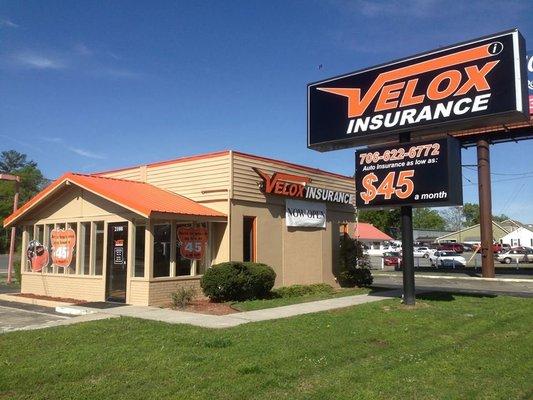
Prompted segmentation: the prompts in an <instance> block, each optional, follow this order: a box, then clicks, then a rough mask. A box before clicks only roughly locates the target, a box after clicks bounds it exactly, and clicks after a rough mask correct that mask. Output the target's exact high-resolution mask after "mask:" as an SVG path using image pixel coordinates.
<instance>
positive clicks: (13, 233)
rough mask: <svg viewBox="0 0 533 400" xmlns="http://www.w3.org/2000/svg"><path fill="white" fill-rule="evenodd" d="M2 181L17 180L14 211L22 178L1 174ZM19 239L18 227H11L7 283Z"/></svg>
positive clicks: (10, 278)
mask: <svg viewBox="0 0 533 400" xmlns="http://www.w3.org/2000/svg"><path fill="white" fill-rule="evenodd" d="M0 181H13V182H15V196H14V198H13V212H15V211H17V208H18V202H19V189H20V178H19V177H18V176H15V175H9V174H0ZM16 239H17V228H15V227H14V226H13V227H11V241H10V242H9V259H8V261H7V283H11V280H12V276H13V259H14V256H15V240H16Z"/></svg>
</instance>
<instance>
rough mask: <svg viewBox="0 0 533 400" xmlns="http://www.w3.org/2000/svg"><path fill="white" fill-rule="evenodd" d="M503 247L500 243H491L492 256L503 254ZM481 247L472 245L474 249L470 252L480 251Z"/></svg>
mask: <svg viewBox="0 0 533 400" xmlns="http://www.w3.org/2000/svg"><path fill="white" fill-rule="evenodd" d="M503 246H504V245H502V244H500V243H493V244H492V252H493V253H494V254H499V253H502V252H504V247H503ZM480 247H481V245H480V244H476V245H474V247H473V248H472V251H478V252H479V251H481V249H480Z"/></svg>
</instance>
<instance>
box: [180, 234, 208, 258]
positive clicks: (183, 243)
mask: <svg viewBox="0 0 533 400" xmlns="http://www.w3.org/2000/svg"><path fill="white" fill-rule="evenodd" d="M208 238H209V232H208V229H207V228H206V227H203V226H196V227H192V226H180V227H178V245H179V249H180V255H181V256H182V257H183V258H187V259H189V260H201V259H202V258H203V256H204V254H205V250H206V249H207V241H208Z"/></svg>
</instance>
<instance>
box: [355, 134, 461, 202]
mask: <svg viewBox="0 0 533 400" xmlns="http://www.w3.org/2000/svg"><path fill="white" fill-rule="evenodd" d="M461 176H462V175H461V147H460V144H459V141H458V140H457V139H453V138H447V139H440V140H434V141H429V142H419V143H416V142H410V143H405V144H399V145H391V146H382V147H376V148H371V149H367V150H361V151H357V152H356V153H355V190H356V205H357V207H359V208H366V207H396V206H405V205H412V206H414V207H427V206H432V207H436V206H451V205H459V204H462V203H463V191H462V182H461Z"/></svg>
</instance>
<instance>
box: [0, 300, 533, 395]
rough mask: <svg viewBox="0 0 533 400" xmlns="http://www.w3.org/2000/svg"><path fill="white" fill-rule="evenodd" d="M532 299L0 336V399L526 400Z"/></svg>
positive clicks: (531, 379)
mask: <svg viewBox="0 0 533 400" xmlns="http://www.w3.org/2000/svg"><path fill="white" fill-rule="evenodd" d="M532 326H533V300H532V299H525V298H513V297H505V296H500V297H479V296H465V295H449V294H434V295H426V296H424V297H423V298H421V299H420V300H419V301H418V306H417V307H415V308H406V307H404V306H401V305H400V304H399V301H398V299H394V300H387V301H383V302H377V303H371V304H364V305H361V306H357V307H352V308H349V309H342V310H338V311H334V312H325V313H318V314H310V315H303V316H300V317H295V318H290V319H283V320H277V321H267V322H261V323H253V324H247V325H241V326H239V327H236V328H232V329H227V330H209V329H202V328H196V327H191V326H185V325H167V324H164V323H157V322H150V321H142V320H137V319H128V318H120V319H112V320H106V321H98V322H91V323H84V324H78V325H72V326H67V327H58V328H51V329H46V330H39V331H28V332H14V333H8V334H4V335H1V336H0V398H1V399H54V400H57V399H106V400H111V399H128V400H130V399H139V400H148V399H209V400H211V399H216V400H220V399H239V400H240V399H269V400H272V399H291V400H292V399H324V400H329V399H350V400H352V399H439V400H440V399H506V400H507V399H530V398H532V397H533V349H532V345H531V344H532V343H533V331H532V329H531V327H532Z"/></svg>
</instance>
